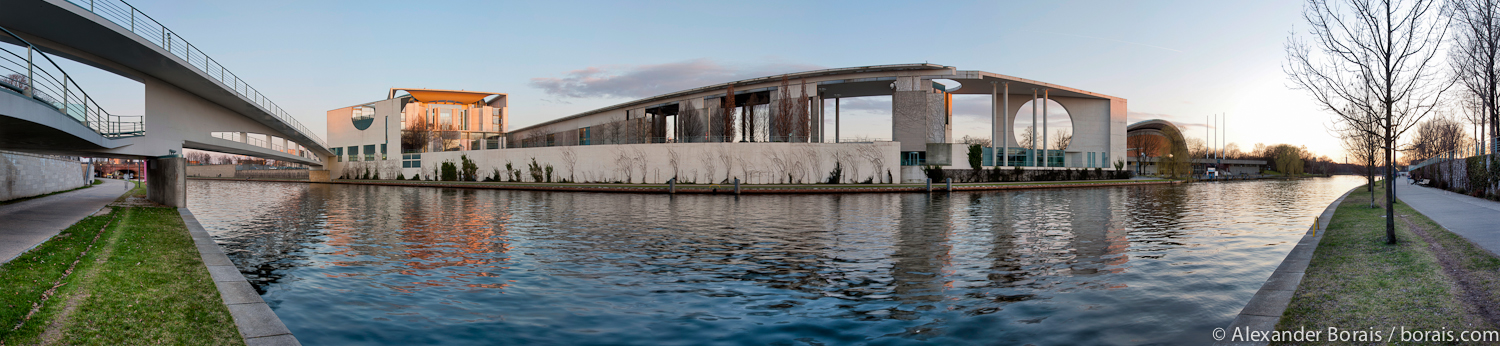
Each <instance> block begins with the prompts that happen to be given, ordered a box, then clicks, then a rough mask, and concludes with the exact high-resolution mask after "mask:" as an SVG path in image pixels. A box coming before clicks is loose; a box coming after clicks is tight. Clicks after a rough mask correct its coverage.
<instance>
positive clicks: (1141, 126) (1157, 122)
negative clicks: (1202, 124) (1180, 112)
mask: <svg viewBox="0 0 1500 346" xmlns="http://www.w3.org/2000/svg"><path fill="white" fill-rule="evenodd" d="M1168 128H1171V129H1172V130H1173V131H1175V132H1177V138H1176V139H1177V140H1180V141H1184V142H1186V140H1187V139H1186V138H1183V137H1182V129H1180V128H1178V127H1177V125H1176V124H1173V123H1172V122H1170V121H1166V120H1161V119H1151V120H1143V121H1137V122H1136V123H1134V124H1130V125H1129V126H1125V136H1126V137H1129V136H1135V135H1157V136H1163V137H1165V136H1166V131H1162V130H1166V129H1168Z"/></svg>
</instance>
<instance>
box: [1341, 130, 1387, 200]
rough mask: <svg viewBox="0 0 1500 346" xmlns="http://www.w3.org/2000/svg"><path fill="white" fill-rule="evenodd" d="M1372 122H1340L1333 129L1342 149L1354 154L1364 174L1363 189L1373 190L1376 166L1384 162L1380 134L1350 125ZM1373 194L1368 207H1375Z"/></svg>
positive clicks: (1355, 160)
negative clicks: (1364, 183)
mask: <svg viewBox="0 0 1500 346" xmlns="http://www.w3.org/2000/svg"><path fill="white" fill-rule="evenodd" d="M1372 125H1374V123H1341V124H1340V125H1339V126H1340V127H1338V128H1336V129H1335V133H1336V134H1338V136H1339V140H1340V142H1341V144H1343V147H1344V150H1345V151H1347V152H1349V154H1350V155H1353V156H1354V162H1355V163H1356V164H1359V166H1360V168H1361V172H1360V173H1362V174H1363V175H1364V176H1365V180H1366V183H1367V184H1366V186H1365V191H1368V192H1374V191H1375V175H1376V173H1377V172H1378V171H1377V168H1376V167H1379V166H1381V164H1382V163H1384V161H1383V160H1381V159H1382V155H1380V154H1381V150H1380V148H1381V146H1380V136H1376V135H1374V133H1376V131H1370V129H1356V128H1350V127H1351V126H1372ZM1375 207H1376V205H1375V194H1374V193H1371V194H1370V208H1375Z"/></svg>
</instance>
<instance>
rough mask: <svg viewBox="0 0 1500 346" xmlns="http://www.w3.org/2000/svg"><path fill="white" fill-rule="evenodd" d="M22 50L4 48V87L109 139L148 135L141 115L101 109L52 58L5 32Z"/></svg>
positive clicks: (0, 82) (0, 75)
mask: <svg viewBox="0 0 1500 346" xmlns="http://www.w3.org/2000/svg"><path fill="white" fill-rule="evenodd" d="M0 30H4V31H5V34H6V35H9V36H10V37H11V38H12V39H14V40H15V41H16V42H20V43H21V45H20V46H12V45H0V52H3V53H0V87H4V88H7V89H10V90H13V91H15V92H17V93H20V94H21V95H22V96H25V97H29V98H31V99H34V100H37V101H41V102H42V103H45V104H47V105H49V106H52V108H54V109H57V111H58V112H61V113H62V114H63V115H66V116H68V118H71V119H73V120H74V121H77V122H79V123H80V124H83V126H84V127H88V128H89V129H90V130H93V131H94V132H96V133H99V135H101V136H104V137H105V138H124V137H135V136H141V135H144V134H145V133H146V128H145V126H143V125H142V123H141V121H142V119H141V116H139V115H114V114H109V112H106V111H104V108H102V107H99V103H97V102H94V99H93V98H92V97H89V94H88V93H87V92H84V91H83V87H81V86H79V85H78V83H77V82H75V81H73V78H72V77H71V76H69V75H68V72H67V71H63V69H62V67H60V66H57V62H55V61H53V60H52V57H50V56H47V54H46V53H42V52H41V51H40V50H39V49H38V48H37V47H36V46H33V45H32V44H31V42H29V41H26V40H25V39H22V38H21V37H20V36H16V34H15V33H12V32H10V30H8V29H5V28H0ZM38 58H40V59H38Z"/></svg>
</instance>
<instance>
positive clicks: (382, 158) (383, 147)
mask: <svg viewBox="0 0 1500 346" xmlns="http://www.w3.org/2000/svg"><path fill="white" fill-rule="evenodd" d="M380 159H381V160H385V144H381V145H380Z"/></svg>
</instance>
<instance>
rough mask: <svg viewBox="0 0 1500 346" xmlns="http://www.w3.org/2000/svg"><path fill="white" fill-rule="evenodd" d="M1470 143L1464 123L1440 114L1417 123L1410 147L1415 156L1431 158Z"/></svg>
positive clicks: (1425, 158)
mask: <svg viewBox="0 0 1500 346" xmlns="http://www.w3.org/2000/svg"><path fill="white" fill-rule="evenodd" d="M1469 143H1471V142H1470V139H1469V134H1468V132H1467V131H1464V125H1463V123H1461V122H1459V121H1458V120H1453V119H1452V118H1448V117H1442V116H1439V117H1434V118H1432V119H1427V120H1426V121H1423V122H1422V123H1421V124H1420V125H1417V131H1416V132H1415V133H1414V134H1413V135H1412V137H1411V144H1410V146H1409V147H1408V148H1409V151H1410V152H1411V153H1412V156H1413V157H1414V158H1416V159H1418V160H1429V159H1433V158H1437V157H1439V156H1440V155H1442V154H1444V153H1447V152H1449V151H1453V150H1455V149H1458V148H1461V147H1464V146H1466V145H1469Z"/></svg>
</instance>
